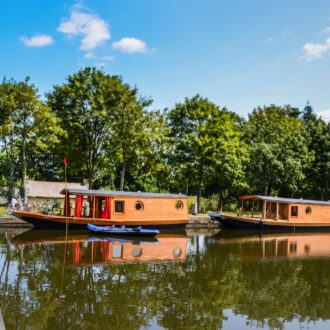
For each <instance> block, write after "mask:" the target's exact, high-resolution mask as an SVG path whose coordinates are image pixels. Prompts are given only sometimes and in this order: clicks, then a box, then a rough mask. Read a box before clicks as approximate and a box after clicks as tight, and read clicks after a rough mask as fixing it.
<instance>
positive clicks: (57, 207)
mask: <svg viewBox="0 0 330 330" xmlns="http://www.w3.org/2000/svg"><path fill="white" fill-rule="evenodd" d="M61 213H62V207H61V205H60V204H59V203H55V204H54V205H53V207H52V214H54V215H61Z"/></svg>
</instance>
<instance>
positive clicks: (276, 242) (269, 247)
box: [218, 231, 330, 260]
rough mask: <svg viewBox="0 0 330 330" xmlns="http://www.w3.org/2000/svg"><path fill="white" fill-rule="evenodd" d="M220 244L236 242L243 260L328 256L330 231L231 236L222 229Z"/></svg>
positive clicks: (329, 252)
mask: <svg viewBox="0 0 330 330" xmlns="http://www.w3.org/2000/svg"><path fill="white" fill-rule="evenodd" d="M218 237H220V241H219V243H220V244H226V245H227V244H238V245H239V247H240V248H239V250H240V252H241V256H242V257H243V258H244V259H245V260H256V259H269V258H308V257H330V233H289V234H288V233H285V234H284V233H281V234H265V235H253V234H249V233H247V232H245V233H244V232H241V236H236V237H232V235H231V233H230V232H227V231H222V232H221V233H220V235H219V236H218Z"/></svg>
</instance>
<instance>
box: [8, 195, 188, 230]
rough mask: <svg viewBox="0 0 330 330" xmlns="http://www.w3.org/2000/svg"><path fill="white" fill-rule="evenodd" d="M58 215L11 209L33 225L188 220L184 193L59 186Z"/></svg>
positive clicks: (176, 224)
mask: <svg viewBox="0 0 330 330" xmlns="http://www.w3.org/2000/svg"><path fill="white" fill-rule="evenodd" d="M61 194H63V195H65V201H64V208H63V212H62V213H61V214H60V215H54V214H43V213H32V212H21V211H13V215H14V216H16V217H17V218H20V219H22V220H25V221H27V222H29V223H31V224H33V225H34V226H35V227H36V228H65V227H66V226H67V225H68V228H71V229H79V228H84V229H85V228H86V225H87V224H88V223H91V224H95V225H100V226H108V225H125V226H127V227H136V226H143V227H146V228H180V227H183V228H184V227H185V226H186V224H187V223H188V203H187V196H185V195H182V194H159V193H144V192H124V191H103V190H85V189H63V190H62V191H61Z"/></svg>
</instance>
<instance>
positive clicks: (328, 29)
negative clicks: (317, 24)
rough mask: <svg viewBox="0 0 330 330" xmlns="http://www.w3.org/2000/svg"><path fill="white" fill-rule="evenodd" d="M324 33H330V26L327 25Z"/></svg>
mask: <svg viewBox="0 0 330 330" xmlns="http://www.w3.org/2000/svg"><path fill="white" fill-rule="evenodd" d="M321 32H322V33H327V34H328V33H330V26H327V27H326V28H324V29H323V30H322V31H321Z"/></svg>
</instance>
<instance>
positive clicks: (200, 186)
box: [197, 177, 202, 213]
mask: <svg viewBox="0 0 330 330" xmlns="http://www.w3.org/2000/svg"><path fill="white" fill-rule="evenodd" d="M201 198H202V178H201V177H199V179H198V195H197V213H199V210H200V203H201Z"/></svg>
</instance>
